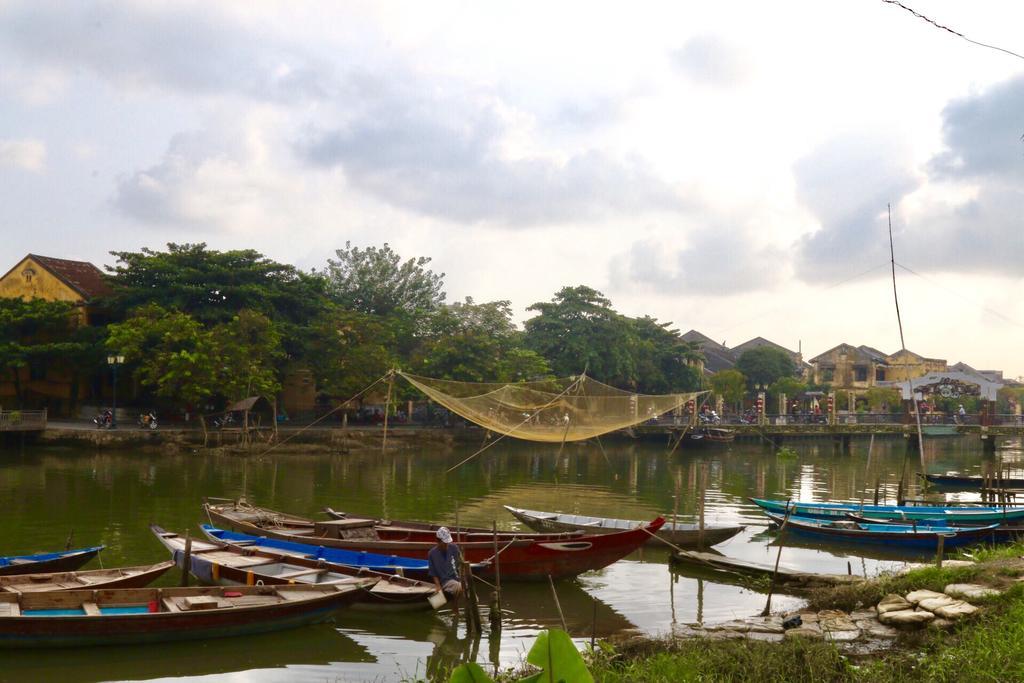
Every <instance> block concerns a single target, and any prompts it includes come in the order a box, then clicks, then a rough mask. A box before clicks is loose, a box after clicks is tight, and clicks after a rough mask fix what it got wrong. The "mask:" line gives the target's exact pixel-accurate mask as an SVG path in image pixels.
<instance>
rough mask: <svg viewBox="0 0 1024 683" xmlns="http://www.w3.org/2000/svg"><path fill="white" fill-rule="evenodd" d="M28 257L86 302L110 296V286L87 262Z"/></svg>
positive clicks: (95, 268) (99, 271)
mask: <svg viewBox="0 0 1024 683" xmlns="http://www.w3.org/2000/svg"><path fill="white" fill-rule="evenodd" d="M29 257H30V258H31V259H32V260H34V261H36V262H37V263H38V264H39V265H41V266H43V267H44V268H46V269H47V270H48V271H50V272H51V273H53V274H54V275H55V276H57V277H58V278H60V280H61V281H62V282H63V283H64V284H66V285H67V286H68V287H71V288H72V289H73V290H75V291H76V292H78V293H79V294H81V295H82V298H84V299H85V300H86V301H89V300H91V299H95V298H97V297H101V296H107V295H109V294H111V289H110V286H109V285H108V284H107V282H106V280H104V279H103V272H102V271H101V270H100V269H99V268H97V267H96V266H94V265H93V264H91V263H89V262H88V261H72V260H70V259H63V258H53V257H52V256H39V255H38V254H29Z"/></svg>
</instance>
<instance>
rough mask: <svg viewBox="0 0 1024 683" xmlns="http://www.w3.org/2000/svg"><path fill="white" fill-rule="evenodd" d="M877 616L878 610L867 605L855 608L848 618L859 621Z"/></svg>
mask: <svg viewBox="0 0 1024 683" xmlns="http://www.w3.org/2000/svg"><path fill="white" fill-rule="evenodd" d="M877 616H878V610H877V609H875V608H874V607H868V608H867V609H855V610H853V611H852V612H850V618H851V619H853V620H854V621H860V620H861V619H874V618H876V617H877Z"/></svg>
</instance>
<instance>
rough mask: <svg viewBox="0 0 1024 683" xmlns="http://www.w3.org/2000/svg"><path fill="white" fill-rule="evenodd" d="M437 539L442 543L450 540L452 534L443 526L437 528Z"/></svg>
mask: <svg viewBox="0 0 1024 683" xmlns="http://www.w3.org/2000/svg"><path fill="white" fill-rule="evenodd" d="M437 540H439V541H441V542H442V543H451V542H452V534H451V532H450V531H448V527H444V526H443V527H441V528H440V529H438V530H437Z"/></svg>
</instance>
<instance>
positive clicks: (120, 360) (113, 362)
mask: <svg viewBox="0 0 1024 683" xmlns="http://www.w3.org/2000/svg"><path fill="white" fill-rule="evenodd" d="M123 364H124V356H107V365H109V366H110V368H111V370H112V372H113V373H114V379H113V382H114V383H113V385H112V386H111V403H112V404H113V406H112V408H111V410H110V428H111V429H117V366H118V365H123Z"/></svg>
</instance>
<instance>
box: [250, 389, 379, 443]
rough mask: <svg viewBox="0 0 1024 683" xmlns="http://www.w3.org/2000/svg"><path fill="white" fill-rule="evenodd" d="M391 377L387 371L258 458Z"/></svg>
mask: <svg viewBox="0 0 1024 683" xmlns="http://www.w3.org/2000/svg"><path fill="white" fill-rule="evenodd" d="M391 376H392V371H389V372H388V373H387V374H386V375H383V376H381V377H380V378H378V379H376V380H374V382H373V383H372V384H370V385H369V386H367V387H366V388H365V389H361V390H360V391H358V392H356V393H355V394H354V395H352V396H351V397H350V398H348V399H346V400H344V401H342V402H341V403H339V404H338V407H337V408H334V409H333V410H331V411H329V412H327V413H325V414H324V415H321V416H320V417H318V418H317V419H315V420H313V421H312V422H310V423H309V424H308V425H306V426H305V427H303V428H302V429H300V430H299V431H297V432H295V433H294V434H292V435H291V436H289V437H288V438H287V439H283V440H281V441H278V442H277V443H275V444H273V445H272V446H271V447H270V448H268V449H267V450H265V451H263V452H262V453H260V456H264V455H266V454H267V453H269V452H270V451H272V450H274V449H275V448H277V447H278V446H283V445H284V444H286V443H288V442H289V441H291V440H292V439H294V438H295V437H297V436H298V435H299V434H302V433H303V432H304V431H306V430H307V429H310V428H311V427H312V426H313V425H315V424H317V423H318V422H321V421H323V420H326V419H327V418H328V417H330V416H331V415H333V414H334V413H336V412H338V411H339V410H341V409H342V408H344V407H345V406H346V405H348V404H349V403H350V402H351V401H354V400H356V399H357V398H359V396H361V395H362V394H365V393H366V392H367V391H369V390H370V389H372V388H373V387H375V386H376V385H377V384H378V383H380V382H382V381H383V380H385V379H387V378H388V377H391ZM274 419H275V420H276V419H277V417H276V416H275V417H274Z"/></svg>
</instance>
